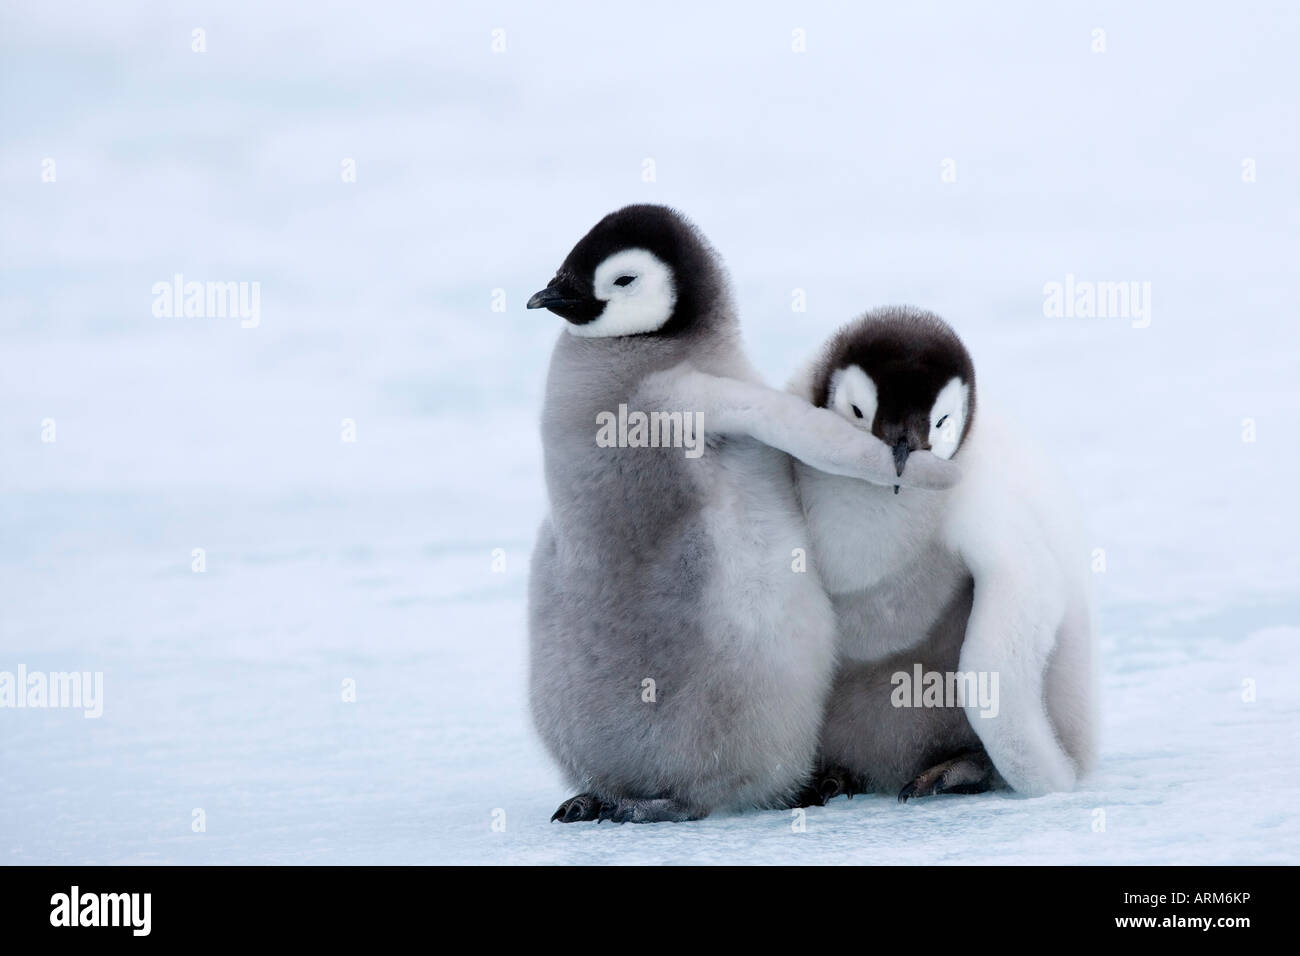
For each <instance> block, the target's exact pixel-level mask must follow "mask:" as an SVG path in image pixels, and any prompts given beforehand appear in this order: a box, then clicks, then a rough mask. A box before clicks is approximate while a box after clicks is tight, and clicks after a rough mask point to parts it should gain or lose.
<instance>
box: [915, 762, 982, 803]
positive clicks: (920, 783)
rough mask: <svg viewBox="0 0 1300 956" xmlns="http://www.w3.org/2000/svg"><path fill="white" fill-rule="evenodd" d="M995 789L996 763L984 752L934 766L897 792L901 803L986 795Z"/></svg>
mask: <svg viewBox="0 0 1300 956" xmlns="http://www.w3.org/2000/svg"><path fill="white" fill-rule="evenodd" d="M992 786H993V762H992V761H991V760H989V756H988V754H986V753H985V752H984V751H983V750H970V751H967V752H966V753H964V754H958V755H957V756H956V757H953V758H952V759H951V760H945V761H944V762H943V763H940V764H935V765H934V766H933V767H931V768H930V769H929V770H926V771H925V772H924V773H922V774H920V775H919V776H918V777H917V778H916V779H915V780H913V781H912V782H911V783H909V784H908V785H907V786H905V787H904V788H903V789H902V790H900V791H898V802H899V803H906V802H907V801H908V799H909V798H911V797H933V796H937V795H938V794H941V793H983V792H984V791H985V790H988V789H990V788H991V787H992Z"/></svg>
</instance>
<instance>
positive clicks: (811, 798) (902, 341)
mask: <svg viewBox="0 0 1300 956" xmlns="http://www.w3.org/2000/svg"><path fill="white" fill-rule="evenodd" d="M791 390H792V391H795V392H796V393H798V394H801V395H802V396H803V397H804V398H806V399H807V400H808V401H810V402H811V403H812V404H814V405H816V406H818V407H820V408H826V409H831V410H833V411H835V412H836V413H838V414H839V415H840V416H842V417H843V418H844V419H845V420H846V421H848V422H850V423H852V424H854V425H856V426H857V427H858V428H859V429H860V430H861V431H862V432H863V433H868V434H872V435H874V436H876V437H877V438H879V439H880V440H881V441H883V442H884V443H885V444H887V445H888V446H889V447H890V448H891V449H892V450H893V453H894V456H895V462H896V468H897V473H898V475H899V478H900V481H901V479H902V476H904V475H906V473H907V469H908V468H910V467H911V462H912V460H913V459H914V457H915V455H916V454H917V452H918V451H921V450H927V451H930V452H931V453H932V454H934V455H936V456H938V457H940V458H945V459H954V460H956V461H959V462H960V463H961V465H962V468H963V478H962V481H961V483H960V484H959V485H957V486H956V487H954V488H951V489H949V490H938V491H925V490H913V491H907V490H905V491H903V492H902V494H899V493H898V489H897V488H894V489H889V488H881V487H878V486H876V485H868V484H865V483H863V482H859V481H847V480H844V479H842V478H839V477H837V476H835V475H830V474H827V473H825V472H823V471H820V470H818V469H817V468H816V466H810V465H805V464H802V463H800V464H797V465H796V474H797V480H798V484H799V494H800V499H801V501H802V503H803V508H804V513H805V515H806V517H807V521H808V528H809V533H810V535H811V542H812V548H813V554H814V556H815V558H816V563H817V566H818V570H819V571H820V572H821V575H822V580H823V582H824V584H825V586H826V588H827V591H828V592H829V593H830V595H831V600H832V603H833V605H834V607H835V611H836V617H837V621H838V627H839V632H840V638H839V639H840V645H839V646H840V654H841V664H840V666H839V669H838V672H837V674H836V678H835V685H834V689H833V691H832V693H831V696H830V699H829V702H828V705H827V714H826V719H825V724H824V727H823V732H822V738H821V747H820V761H821V769H820V770H819V774H821V776H820V778H819V779H817V780H816V781H814V784H813V787H812V789H811V791H810V792H809V791H806V792H805V794H804V795H803V796H802V802H804V803H808V802H814V803H818V802H824V800H825V799H826V798H828V797H830V796H834V795H836V794H837V793H842V792H846V791H847V792H848V793H849V794H850V795H851V794H852V793H853V792H855V791H861V790H889V791H891V792H898V793H899V798H900V799H901V800H906V799H907V798H909V797H911V796H925V795H928V794H934V793H944V792H974V791H979V790H983V789H987V788H988V787H989V786H991V785H993V784H994V783H996V782H997V781H998V777H999V776H1000V778H1001V780H1002V781H1005V782H1006V783H1007V784H1009V785H1010V786H1011V787H1012V788H1013V789H1015V790H1017V791H1019V792H1022V793H1026V794H1043V793H1047V792H1050V791H1058V790H1067V789H1070V788H1071V787H1073V786H1074V782H1075V779H1076V777H1077V776H1078V775H1079V774H1080V773H1082V772H1084V771H1085V770H1087V769H1088V768H1090V767H1091V765H1092V764H1093V762H1094V758H1095V749H1096V744H1095V723H1096V721H1095V716H1094V712H1093V708H1094V698H1095V688H1094V684H1095V678H1094V673H1093V637H1092V627H1091V621H1090V607H1089V587H1088V570H1087V564H1086V558H1085V557H1084V552H1083V551H1082V549H1081V548H1080V547H1079V545H1078V543H1077V538H1078V535H1077V531H1076V530H1075V529H1074V527H1073V515H1072V508H1071V506H1070V504H1069V498H1068V495H1067V494H1066V493H1065V492H1064V491H1063V489H1061V488H1059V487H1057V482H1056V481H1055V480H1054V478H1053V476H1052V475H1051V473H1050V471H1049V470H1047V469H1045V468H1044V467H1042V466H1041V464H1040V463H1039V462H1038V461H1036V460H1035V458H1034V456H1033V455H1032V454H1030V453H1028V452H1027V451H1026V450H1025V449H1024V447H1023V445H1024V443H1023V442H1022V441H1021V440H1020V439H1019V438H1018V436H1016V435H1015V434H1013V433H1012V432H1011V430H1010V429H1009V428H1006V427H1003V426H1002V425H1000V424H999V423H998V422H997V421H995V420H994V417H993V416H991V415H989V414H988V413H987V412H982V413H981V415H980V416H979V418H978V419H977V418H976V414H975V408H976V403H975V371H974V366H973V364H972V362H971V359H970V355H969V354H968V353H967V351H966V348H965V346H964V345H963V344H962V342H961V340H960V339H959V338H958V337H957V335H956V334H955V333H954V332H953V331H952V329H951V328H949V327H948V325H947V324H945V323H944V322H943V321H942V320H941V319H939V318H938V317H936V316H934V315H930V314H928V313H924V312H919V311H915V310H910V309H882V310H879V311H875V312H869V313H867V314H866V315H865V316H863V317H862V318H860V319H858V320H857V321H855V322H853V323H851V324H850V325H848V326H847V327H845V328H844V329H843V330H841V331H840V332H839V333H838V334H837V335H835V336H834V337H833V338H832V339H831V341H830V342H829V343H828V344H827V346H825V348H824V349H823V350H822V353H821V355H820V356H819V357H818V358H817V359H816V360H815V362H814V363H813V365H812V366H811V367H810V368H809V369H807V370H806V371H805V372H804V373H803V374H802V376H801V377H799V378H798V379H796V381H795V382H793V383H792V385H791ZM918 685H919V686H918Z"/></svg>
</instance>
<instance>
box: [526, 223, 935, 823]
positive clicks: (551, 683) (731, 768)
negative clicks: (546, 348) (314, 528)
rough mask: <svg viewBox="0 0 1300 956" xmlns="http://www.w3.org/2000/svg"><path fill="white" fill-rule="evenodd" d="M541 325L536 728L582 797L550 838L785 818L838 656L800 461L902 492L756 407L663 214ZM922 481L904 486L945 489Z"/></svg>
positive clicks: (807, 417) (563, 284)
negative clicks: (740, 812) (759, 812)
mask: <svg viewBox="0 0 1300 956" xmlns="http://www.w3.org/2000/svg"><path fill="white" fill-rule="evenodd" d="M528 308H530V309H536V308H545V309H549V310H550V311H552V312H554V313H556V314H557V315H559V316H561V317H562V318H564V319H565V320H566V321H567V323H568V324H567V326H566V327H565V331H564V332H562V333H561V334H560V336H559V339H558V341H557V342H556V344H555V349H554V351H553V353H552V355H551V364H550V371H549V374H548V377H547V383H546V398H545V404H544V408H543V411H542V448H543V454H544V462H545V473H546V487H547V496H548V499H549V503H550V513H549V515H548V517H547V518H546V519H545V521H544V522H543V524H542V526H541V529H540V531H539V533H538V538H537V543H536V547H535V549H534V552H533V559H532V566H531V571H530V580H529V632H530V633H529V643H530V702H531V707H532V713H533V718H534V723H535V725H536V727H537V730H538V733H539V735H540V736H541V739H542V740H543V742H544V743H545V744H546V746H547V748H548V749H549V751H550V753H551V755H552V756H553V757H554V758H555V760H556V761H557V762H558V763H559V765H560V766H561V768H562V769H563V770H564V772H565V774H566V776H567V777H568V779H569V782H570V783H571V784H572V785H573V786H574V787H575V788H576V789H578V790H580V791H581V792H579V793H578V795H577V796H575V797H572V798H570V799H569V800H566V801H565V802H564V803H563V804H562V805H561V807H560V809H559V810H557V811H556V814H555V817H554V818H553V819H558V820H561V821H563V822H566V823H567V822H572V821H578V820H592V819H612V820H615V821H619V822H624V821H632V822H654V821H679V820H688V819H695V818H699V817H702V816H705V815H706V814H708V813H710V812H711V811H713V810H716V809H720V808H742V807H768V806H773V807H774V806H779V805H785V804H786V803H787V802H788V800H789V799H790V798H791V797H792V796H793V795H794V794H795V793H797V792H798V790H799V788H800V787H801V786H802V785H803V784H804V783H805V781H806V779H807V777H808V774H809V772H810V769H811V765H812V761H813V757H814V754H815V752H816V745H817V734H818V729H819V726H820V722H821V715H822V708H823V706H824V703H825V699H826V693H827V691H828V689H829V687H830V681H831V675H832V670H833V666H834V641H835V619H834V614H833V612H832V610H831V606H830V601H829V599H828V598H827V596H826V593H825V591H824V590H823V588H822V586H821V582H820V581H819V579H818V577H817V575H816V573H815V572H811V571H810V572H807V573H796V571H795V570H792V562H796V563H797V557H796V555H797V553H798V552H799V549H801V548H806V546H807V533H806V531H805V528H804V525H803V516H802V513H801V512H800V509H799V502H798V499H797V497H796V495H795V488H794V473H793V468H792V465H791V459H790V458H789V457H788V456H789V455H793V456H796V457H797V458H799V459H800V460H802V461H806V462H807V463H808V464H809V465H811V466H812V467H814V468H817V469H819V470H820V471H822V472H826V473H830V474H836V475H841V476H851V478H846V480H857V479H868V480H875V481H880V482H888V483H889V484H891V485H892V484H893V483H895V482H897V481H899V479H898V478H897V477H896V476H895V474H894V471H895V468H894V465H893V460H892V456H891V452H890V450H889V449H888V448H886V447H885V445H884V443H883V442H881V441H880V440H879V439H878V438H876V437H875V436H874V435H871V434H869V433H867V432H864V431H859V430H858V429H855V428H853V427H852V425H850V424H849V423H847V422H845V421H844V419H843V418H841V417H839V416H838V415H835V414H834V413H833V412H829V411H827V410H826V409H819V408H814V407H812V406H811V405H809V404H808V403H806V402H804V401H802V400H800V399H799V398H797V397H796V396H793V395H790V394H788V393H786V392H781V391H777V390H774V389H770V388H767V387H765V386H764V385H762V384H761V383H760V381H759V379H758V376H757V375H756V374H755V372H754V370H753V369H752V368H751V366H750V365H749V363H748V361H747V360H746V358H745V356H744V354H743V352H742V350H741V347H740V344H739V333H738V328H737V322H736V316H735V312H734V309H733V307H732V304H731V298H730V294H729V291H728V287H727V280H726V277H725V275H724V273H723V270H722V266H721V264H720V262H719V261H718V258H717V256H716V255H715V253H714V252H713V250H712V249H711V248H710V247H709V246H708V244H707V243H706V242H705V241H704V239H703V238H702V237H701V235H700V234H699V233H698V232H697V231H696V230H695V228H694V227H693V226H692V225H690V224H689V223H688V222H686V220H684V219H683V218H682V217H681V216H679V215H677V214H676V213H675V212H673V211H672V210H670V209H667V208H664V207H661V206H628V207H626V208H624V209H621V210H619V211H618V212H615V213H612V214H610V215H608V216H606V217H605V218H604V219H602V220H601V221H600V222H599V223H597V224H596V226H595V227H594V228H592V230H591V231H590V232H589V233H588V234H587V235H586V236H585V237H583V238H582V240H581V241H579V242H578V244H577V245H576V246H575V247H574V248H573V250H572V251H571V252H570V253H569V255H568V257H567V258H566V259H565V260H564V262H563V264H562V265H561V266H560V268H559V271H558V272H557V273H556V274H555V277H554V278H553V279H552V280H551V281H550V283H549V284H548V285H547V286H546V288H545V289H543V290H542V291H540V292H538V293H537V294H536V295H534V296H533V297H532V298H531V299H530V300H529V301H528ZM647 423H648V428H647ZM919 457H920V458H921V459H922V460H919V461H916V462H914V463H913V465H912V467H909V469H908V476H907V478H908V483H912V484H914V485H916V486H918V487H946V486H949V485H951V484H952V483H953V482H954V481H955V480H956V478H957V476H958V473H959V471H960V469H959V468H958V466H956V465H954V464H952V463H950V462H944V461H941V460H939V459H937V458H934V457H933V456H930V455H923V456H919Z"/></svg>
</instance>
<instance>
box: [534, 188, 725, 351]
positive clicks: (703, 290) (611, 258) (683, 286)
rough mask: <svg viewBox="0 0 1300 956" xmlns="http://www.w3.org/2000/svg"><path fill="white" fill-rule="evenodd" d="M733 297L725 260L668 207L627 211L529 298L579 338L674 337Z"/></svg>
mask: <svg viewBox="0 0 1300 956" xmlns="http://www.w3.org/2000/svg"><path fill="white" fill-rule="evenodd" d="M724 295H725V281H724V279H723V275H722V270H721V267H720V265H719V264H718V259H717V255H716V254H715V253H714V252H713V250H712V248H710V246H709V244H708V243H707V242H706V241H705V240H704V238H703V236H701V235H700V233H699V231H698V230H696V228H695V227H694V226H693V225H692V224H691V223H690V222H688V221H687V220H686V219H685V218H684V217H682V216H681V215H679V214H678V213H677V212H675V211H674V210H672V209H669V208H668V207H667V206H653V205H637V206H625V207H623V208H622V209H620V210H618V211H617V212H612V213H610V214H609V215H608V216H606V217H605V218H604V219H602V220H601V221H600V222H598V223H596V225H595V226H593V227H592V229H591V231H590V232H588V233H587V234H586V235H585V236H583V237H582V239H580V240H579V241H578V244H577V245H576V246H574V247H573V250H572V251H571V252H570V253H569V254H568V256H567V257H565V260H564V262H563V263H562V264H561V265H560V268H559V269H558V270H557V271H556V273H555V278H553V279H552V280H551V281H550V282H549V283H547V285H546V288H545V289H543V290H542V291H540V292H538V293H537V294H536V295H534V296H533V297H532V298H531V299H529V300H528V308H530V309H550V310H551V311H552V312H554V313H555V314H556V315H558V316H560V317H561V318H563V319H565V320H567V321H568V322H569V326H568V329H569V331H570V332H571V333H572V334H574V335H578V336H583V337H588V338H599V337H605V336H624V335H646V334H661V335H671V334H676V333H680V332H684V331H686V330H688V329H690V328H692V327H693V326H695V325H697V324H698V323H700V322H701V321H702V320H703V319H704V317H705V316H707V315H709V314H710V313H711V312H712V311H713V308H714V306H716V305H718V304H719V303H720V301H721V300H722V298H723V297H724Z"/></svg>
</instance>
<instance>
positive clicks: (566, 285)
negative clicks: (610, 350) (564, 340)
mask: <svg viewBox="0 0 1300 956" xmlns="http://www.w3.org/2000/svg"><path fill="white" fill-rule="evenodd" d="M528 308H530V309H550V310H551V311H552V312H554V313H555V314H556V315H558V316H559V317H560V318H562V319H564V320H565V321H566V322H572V323H573V324H574V325H586V324H587V323H588V322H591V321H592V320H594V319H596V318H598V317H599V316H600V313H601V312H602V311H603V310H604V308H605V303H604V302H602V301H600V300H599V299H597V298H596V297H595V296H594V295H592V294H591V293H590V292H588V291H587V290H585V289H583V288H582V287H581V286H580V285H579V284H578V283H577V282H575V281H574V280H573V279H572V278H571V277H570V276H567V275H557V276H556V277H555V278H554V279H552V280H551V281H550V282H548V283H546V288H545V289H543V290H542V291H541V292H538V293H537V294H536V295H534V296H533V297H532V298H531V299H529V300H528Z"/></svg>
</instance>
